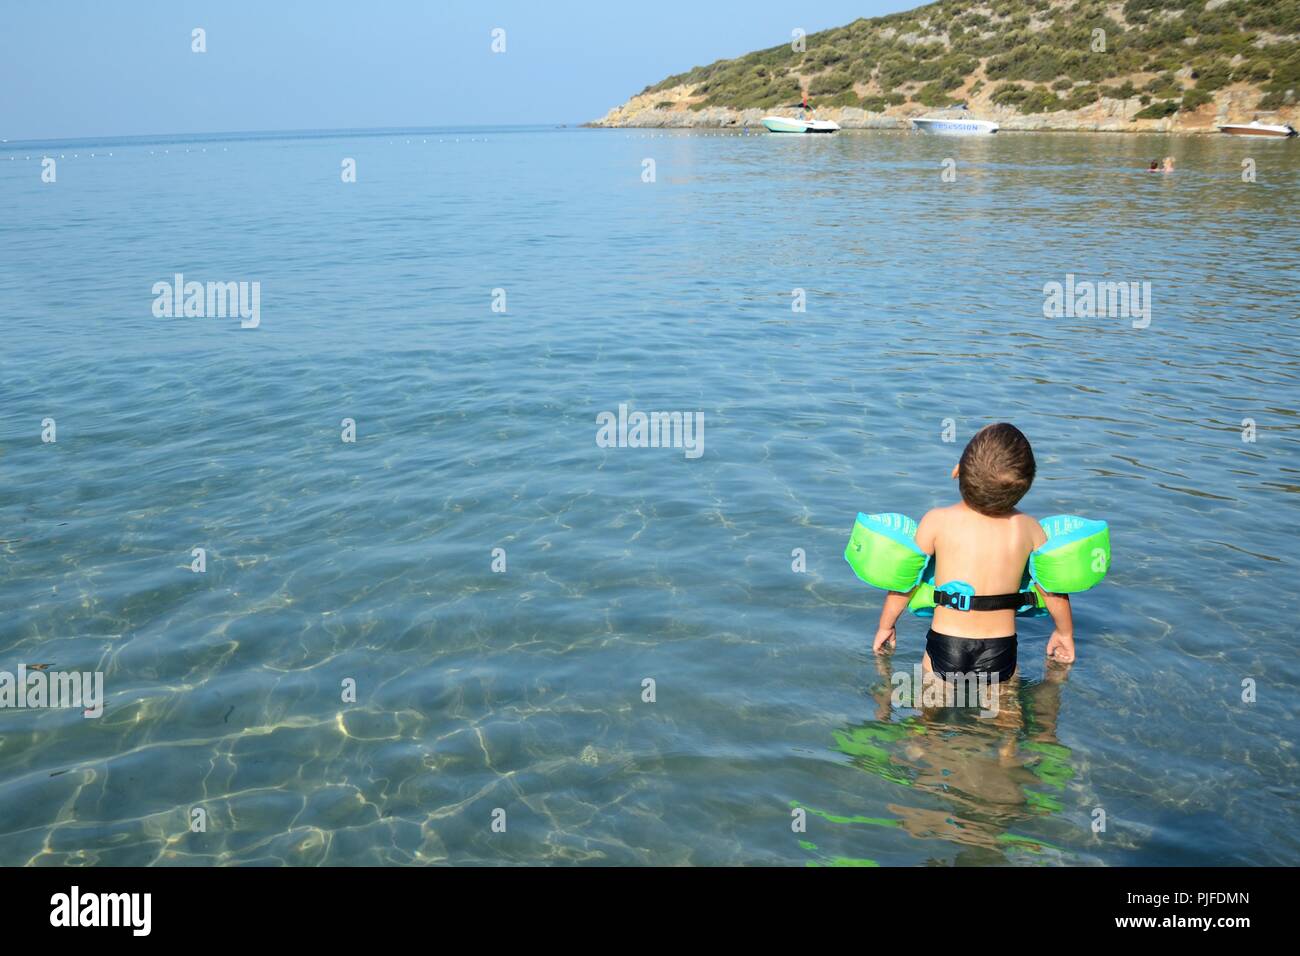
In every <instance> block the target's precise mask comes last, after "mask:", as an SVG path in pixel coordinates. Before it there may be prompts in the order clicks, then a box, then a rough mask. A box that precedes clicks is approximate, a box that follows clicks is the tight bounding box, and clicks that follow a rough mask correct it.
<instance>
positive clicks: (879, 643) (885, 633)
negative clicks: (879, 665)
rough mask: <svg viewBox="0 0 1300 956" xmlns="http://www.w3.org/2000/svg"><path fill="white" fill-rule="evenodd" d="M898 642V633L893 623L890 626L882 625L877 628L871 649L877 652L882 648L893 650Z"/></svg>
mask: <svg viewBox="0 0 1300 956" xmlns="http://www.w3.org/2000/svg"><path fill="white" fill-rule="evenodd" d="M897 642H898V635H897V634H896V633H895V629H894V627H893V625H890V626H889V627H881V628H878V629H877V630H876V639H875V640H874V641H872V642H871V649H872V650H873V651H875V652H876V653H877V654H879V653H880V652H881V651H882V650H890V651H892V650H893V649H894V645H895V644H896V643H897ZM886 645H888V646H886Z"/></svg>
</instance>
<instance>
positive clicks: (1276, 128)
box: [1219, 120, 1296, 139]
mask: <svg viewBox="0 0 1300 956" xmlns="http://www.w3.org/2000/svg"><path fill="white" fill-rule="evenodd" d="M1219 132H1220V133H1227V134H1228V135H1229V136H1275V137H1279V138H1282V139H1286V138H1287V137H1290V136H1294V135H1295V134H1296V131H1295V127H1294V126H1292V125H1291V124H1290V123H1261V122H1260V121H1259V120H1251V121H1250V122H1249V123H1225V124H1223V125H1221V126H1220V127H1219Z"/></svg>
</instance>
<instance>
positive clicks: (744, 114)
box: [592, 0, 1300, 132]
mask: <svg viewBox="0 0 1300 956" xmlns="http://www.w3.org/2000/svg"><path fill="white" fill-rule="evenodd" d="M1297 91H1300V0H1110V2H1108V0H940V2H937V3H931V4H928V5H926V6H923V7H918V8H917V9H915V10H911V11H908V12H906V13H896V14H891V15H889V16H884V17H875V18H872V19H869V20H868V19H860V20H855V21H854V22H853V23H850V24H848V25H847V26H843V27H838V28H836V29H833V30H824V31H822V32H820V33H813V34H809V35H807V36H806V37H803V38H802V41H801V42H800V41H799V40H798V39H792V40H791V42H787V43H783V44H781V45H780V46H774V47H771V48H769V49H766V50H760V51H758V52H755V53H750V54H747V55H745V56H742V57H738V58H736V59H731V60H718V61H717V62H715V63H711V64H709V65H708V66H697V67H695V68H694V69H693V70H690V71H688V72H686V73H680V74H677V75H675V76H670V77H668V78H667V79H665V80H663V81H661V82H659V83H656V84H655V85H654V86H649V87H647V88H646V89H645V90H644V91H642V92H641V93H640V94H638V95H636V96H634V97H632V99H631V100H629V101H628V102H627V103H625V104H623V105H622V106H619V107H616V108H615V109H613V110H610V112H609V113H608V114H606V116H605V117H603V118H602V119H600V120H598V121H596V122H595V123H594V124H592V125H595V126H654V127H663V126H711V127H718V126H745V125H754V124H756V123H757V122H758V120H759V119H760V118H761V117H762V116H764V115H767V114H769V113H784V114H788V115H794V110H793V109H792V107H796V106H798V104H799V103H800V102H801V101H802V98H803V97H804V96H805V95H807V97H808V102H809V103H811V104H812V105H813V106H814V107H815V108H816V115H817V116H818V118H821V119H835V120H837V121H838V122H839V123H840V124H841V125H843V126H846V127H882V128H888V127H901V126H906V125H907V119H908V118H909V117H912V116H919V115H923V114H925V113H928V112H931V111H933V110H934V109H937V108H940V107H944V106H949V105H952V104H955V103H965V104H967V105H968V106H969V108H970V109H971V111H972V112H973V113H974V114H975V115H977V116H979V117H980V118H987V119H994V120H997V121H998V122H999V123H1000V124H1001V126H1002V128H1003V129H1067V130H1114V131H1121V130H1122V131H1128V130H1163V131H1189V132H1195V131H1206V132H1209V131H1213V130H1214V128H1215V124H1216V123H1221V122H1225V121H1232V122H1237V121H1241V120H1250V119H1252V118H1254V117H1255V116H1259V117H1260V118H1261V119H1264V120H1266V121H1271V122H1290V123H1292V124H1293V125H1296V124H1297V121H1298V120H1300V104H1298V103H1297Z"/></svg>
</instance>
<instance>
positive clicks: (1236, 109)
mask: <svg viewBox="0 0 1300 956" xmlns="http://www.w3.org/2000/svg"><path fill="white" fill-rule="evenodd" d="M693 94H694V91H693V90H692V89H690V88H686V87H679V88H677V89H675V90H672V91H669V92H667V93H665V92H663V91H660V92H655V93H643V94H640V95H638V96H634V97H632V99H630V100H628V102H626V103H624V104H623V105H622V106H618V107H615V108H614V109H612V110H610V111H609V112H608V113H606V114H605V115H604V116H603V117H601V118H600V119H598V120H594V121H592V122H590V123H587V124H585V125H587V126H590V127H609V128H633V129H749V128H755V127H757V128H760V129H761V128H762V122H761V121H762V118H763V117H764V116H773V115H775V116H790V117H794V116H798V115H799V111H798V110H797V109H769V110H762V109H741V110H738V109H729V108H726V107H720V106H708V107H704V108H695V109H693V108H691V101H692V100H693V99H694V96H693ZM1258 97H1259V94H1258V91H1257V90H1254V89H1251V88H1241V89H1224V90H1220V91H1218V93H1217V95H1216V96H1215V99H1214V102H1212V103H1206V104H1205V105H1203V106H1201V107H1200V108H1198V109H1196V110H1191V111H1179V112H1177V113H1174V114H1173V115H1171V116H1166V117H1163V118H1161V119H1135V115H1136V114H1137V113H1138V112H1140V111H1141V110H1142V103H1141V102H1140V100H1138V99H1137V98H1136V97H1134V98H1132V99H1127V100H1114V99H1106V98H1103V99H1101V100H1099V101H1098V102H1097V103H1094V104H1093V105H1091V106H1089V107H1087V108H1085V109H1082V110H1075V111H1066V110H1062V111H1058V112H1055V113H1037V114H1023V113H1020V112H1017V111H1016V110H1014V109H1011V108H1009V107H1005V106H998V105H996V104H993V103H990V102H988V101H987V100H986V99H985V98H984V97H976V98H975V101H973V102H971V104H970V106H971V113H970V115H972V116H975V117H977V118H979V119H988V120H993V121H995V122H996V123H997V124H998V126H999V127H1000V128H1001V129H1002V130H1005V131H1024V132H1077V133H1083V132H1086V133H1216V134H1217V133H1218V126H1219V125H1220V124H1223V123H1248V122H1250V121H1251V120H1252V119H1254V118H1255V117H1256V116H1257V115H1259V116H1261V117H1264V118H1265V121H1266V122H1270V123H1290V124H1291V125H1292V126H1296V125H1297V124H1300V106H1291V107H1287V108H1283V109H1280V110H1277V111H1274V112H1270V113H1267V114H1262V113H1259V112H1258V111H1257V110H1255V109H1254V104H1255V103H1256V102H1257V101H1258ZM665 102H668V103H671V105H670V106H666V105H665ZM932 112H935V111H934V110H930V109H927V108H925V107H923V106H920V105H917V104H905V105H902V106H896V107H890V108H888V109H886V110H885V111H884V112H880V113H872V112H868V111H867V110H863V109H860V108H857V107H852V106H846V107H826V108H819V109H818V110H817V111H816V116H817V118H818V119H828V120H834V121H835V122H837V123H839V124H840V126H842V127H843V128H844V129H882V130H899V129H910V128H911V122H910V121H911V119H912V118H913V117H916V116H925V115H927V114H929V113H932Z"/></svg>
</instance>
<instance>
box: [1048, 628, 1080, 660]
mask: <svg viewBox="0 0 1300 956" xmlns="http://www.w3.org/2000/svg"><path fill="white" fill-rule="evenodd" d="M1047 656H1048V657H1050V658H1051V659H1052V660H1054V661H1059V662H1060V663H1062V664H1070V663H1072V662H1073V661H1074V635H1073V634H1062V633H1061V632H1060V631H1052V636H1051V637H1050V638H1049V639H1048V641H1047Z"/></svg>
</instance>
